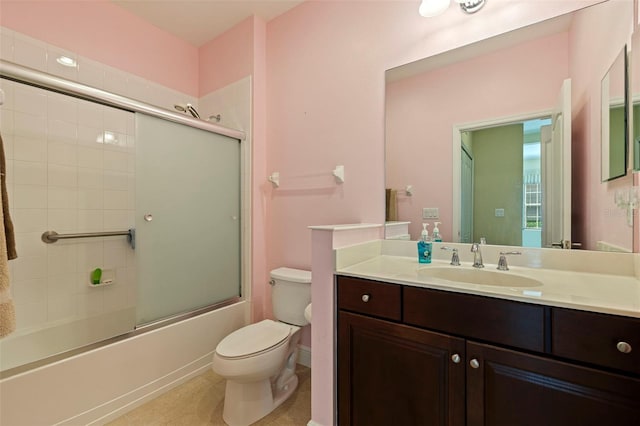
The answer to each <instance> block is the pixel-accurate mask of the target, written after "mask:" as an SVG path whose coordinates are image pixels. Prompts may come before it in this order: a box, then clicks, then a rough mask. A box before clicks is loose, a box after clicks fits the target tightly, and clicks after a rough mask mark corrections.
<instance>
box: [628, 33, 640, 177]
mask: <svg viewBox="0 0 640 426" xmlns="http://www.w3.org/2000/svg"><path fill="white" fill-rule="evenodd" d="M629 70H630V72H629V81H628V83H629V91H630V96H629V97H630V99H631V105H632V107H631V113H630V115H631V129H632V133H631V143H632V150H631V152H632V153H633V170H636V171H637V170H640V31H638V30H636V31H635V32H634V33H633V37H632V38H631V54H630V64H629Z"/></svg>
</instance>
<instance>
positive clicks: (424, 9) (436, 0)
mask: <svg viewBox="0 0 640 426" xmlns="http://www.w3.org/2000/svg"><path fill="white" fill-rule="evenodd" d="M450 4H451V0H422V3H420V8H419V9H418V13H420V15H421V16H424V17H425V18H431V17H433V16H438V15H440V14H441V13H443V12H444V11H445V10H447V8H448V7H449V5H450Z"/></svg>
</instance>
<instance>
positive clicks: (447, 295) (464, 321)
mask: <svg viewBox="0 0 640 426" xmlns="http://www.w3.org/2000/svg"><path fill="white" fill-rule="evenodd" d="M403 291H404V294H403V297H404V308H403V315H404V322H405V323H407V324H412V325H416V326H419V327H426V328H430V329H432V330H438V331H443V332H446V333H452V334H456V335H459V336H465V337H468V338H474V339H480V340H484V341H488V342H492V343H499V344H504V345H508V346H512V347H516V348H523V349H529V350H533V351H538V352H543V351H544V349H545V332H544V329H545V326H544V324H545V320H544V318H545V308H544V307H543V306H539V305H530V304H526V303H520V302H512V301H508V300H501V299H493V298H490V297H482V296H474V295H469V294H461V293H451V292H446V291H438V290H430V289H424V288H417V287H405V288H404V289H403Z"/></svg>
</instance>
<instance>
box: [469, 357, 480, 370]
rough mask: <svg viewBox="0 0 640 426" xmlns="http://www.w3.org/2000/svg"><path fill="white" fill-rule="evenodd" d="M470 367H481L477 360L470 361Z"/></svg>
mask: <svg viewBox="0 0 640 426" xmlns="http://www.w3.org/2000/svg"><path fill="white" fill-rule="evenodd" d="M469 365H470V366H471V368H478V367H480V363H479V362H478V360H477V359H475V358H474V359H472V360H471V361H469Z"/></svg>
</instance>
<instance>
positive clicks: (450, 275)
mask: <svg viewBox="0 0 640 426" xmlns="http://www.w3.org/2000/svg"><path fill="white" fill-rule="evenodd" d="M418 275H419V276H421V277H432V278H439V279H441V280H447V281H457V282H463V283H468V284H478V285H490V286H499V287H540V286H541V285H542V283H541V282H540V281H538V280H536V279H533V278H529V277H524V276H522V275H515V274H512V273H510V272H507V271H492V270H487V269H479V268H463V267H456V266H450V267H440V266H433V267H429V266H425V267H422V268H420V269H418Z"/></svg>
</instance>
